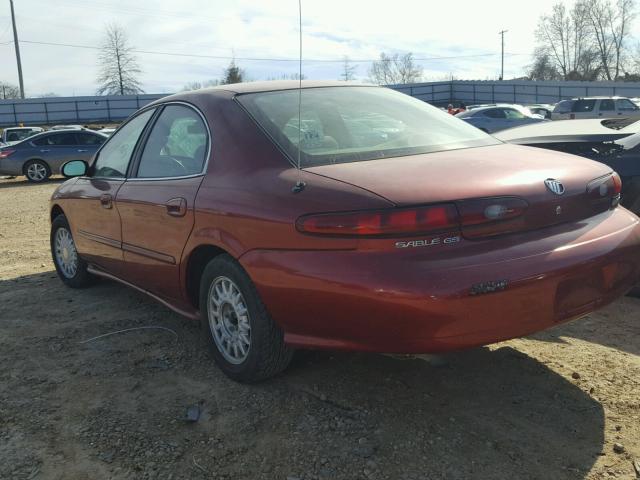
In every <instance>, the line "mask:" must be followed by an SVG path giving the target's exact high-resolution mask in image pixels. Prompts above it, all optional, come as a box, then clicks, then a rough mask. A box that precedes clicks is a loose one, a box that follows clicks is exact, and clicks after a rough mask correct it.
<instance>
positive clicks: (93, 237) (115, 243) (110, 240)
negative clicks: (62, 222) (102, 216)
mask: <svg viewBox="0 0 640 480" xmlns="http://www.w3.org/2000/svg"><path fill="white" fill-rule="evenodd" d="M78 233H79V234H80V236H82V237H84V238H86V239H88V240H92V241H94V242H97V243H101V244H103V245H107V246H109V247H113V248H117V249H118V250H121V249H122V243H121V242H120V241H119V240H114V239H113V238H109V237H103V236H102V235H97V234H95V233H91V232H87V231H86V230H78Z"/></svg>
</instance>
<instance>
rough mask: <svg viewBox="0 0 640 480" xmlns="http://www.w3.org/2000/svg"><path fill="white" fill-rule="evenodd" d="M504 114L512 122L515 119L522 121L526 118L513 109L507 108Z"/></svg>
mask: <svg viewBox="0 0 640 480" xmlns="http://www.w3.org/2000/svg"><path fill="white" fill-rule="evenodd" d="M504 113H505V115H506V116H507V118H510V119H512V120H513V119H515V120H520V119H521V118H525V117H524V114H523V113H522V112H519V111H518V110H515V109H513V108H505V109H504Z"/></svg>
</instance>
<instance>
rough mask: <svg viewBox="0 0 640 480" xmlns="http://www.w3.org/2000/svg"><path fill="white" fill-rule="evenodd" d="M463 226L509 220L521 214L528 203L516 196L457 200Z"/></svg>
mask: <svg viewBox="0 0 640 480" xmlns="http://www.w3.org/2000/svg"><path fill="white" fill-rule="evenodd" d="M457 205H458V211H459V212H460V219H461V222H462V225H463V226H471V225H478V224H482V223H488V222H495V221H501V220H509V219H510V218H515V217H519V216H520V215H522V214H523V213H524V212H525V210H526V209H527V207H528V206H529V204H528V203H527V202H526V201H524V200H523V199H521V198H518V197H496V198H480V199H477V200H463V201H461V202H458V204H457Z"/></svg>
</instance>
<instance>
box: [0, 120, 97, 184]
mask: <svg viewBox="0 0 640 480" xmlns="http://www.w3.org/2000/svg"><path fill="white" fill-rule="evenodd" d="M107 138H108V137H107V136H106V135H103V134H101V133H97V132H92V131H90V130H73V131H71V130H58V131H49V132H44V133H39V134H38V135H34V136H32V137H29V138H27V139H26V140H23V141H22V142H19V143H16V144H15V145H11V146H8V147H2V148H0V175H12V176H19V175H24V176H26V177H27V180H29V181H30V182H34V183H40V182H44V181H46V180H47V179H48V178H49V177H50V176H51V175H53V174H57V173H60V167H62V165H63V164H64V163H66V162H68V161H69V160H84V161H85V162H89V161H90V160H91V158H92V157H93V155H94V154H95V153H96V151H97V150H98V147H100V145H102V143H104V141H105V140H106V139H107Z"/></svg>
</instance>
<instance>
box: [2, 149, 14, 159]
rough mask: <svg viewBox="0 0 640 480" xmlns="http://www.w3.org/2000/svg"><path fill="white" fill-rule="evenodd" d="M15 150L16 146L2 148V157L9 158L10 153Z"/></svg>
mask: <svg viewBox="0 0 640 480" xmlns="http://www.w3.org/2000/svg"><path fill="white" fill-rule="evenodd" d="M15 151H16V150H15V149H14V148H3V149H2V150H0V158H7V157H8V156H9V155H12V154H14V153H15Z"/></svg>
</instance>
